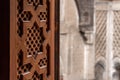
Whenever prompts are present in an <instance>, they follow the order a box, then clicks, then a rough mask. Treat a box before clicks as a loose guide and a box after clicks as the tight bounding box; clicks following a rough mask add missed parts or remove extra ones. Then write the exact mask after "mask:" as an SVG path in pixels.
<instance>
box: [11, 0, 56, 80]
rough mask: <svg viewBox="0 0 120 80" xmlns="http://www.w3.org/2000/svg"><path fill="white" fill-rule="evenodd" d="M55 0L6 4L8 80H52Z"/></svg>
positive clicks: (21, 0)
mask: <svg viewBox="0 0 120 80" xmlns="http://www.w3.org/2000/svg"><path fill="white" fill-rule="evenodd" d="M54 29H55V0H10V80H54V61H55V60H54V54H55V51H54V44H55V43H54V42H55V41H54V40H55V39H54V36H55V30H54Z"/></svg>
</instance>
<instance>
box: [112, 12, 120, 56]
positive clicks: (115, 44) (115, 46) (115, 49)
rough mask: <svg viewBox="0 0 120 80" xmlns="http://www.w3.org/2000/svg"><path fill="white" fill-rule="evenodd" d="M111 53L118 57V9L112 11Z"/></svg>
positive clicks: (119, 31) (119, 36)
mask: <svg viewBox="0 0 120 80" xmlns="http://www.w3.org/2000/svg"><path fill="white" fill-rule="evenodd" d="M113 53H114V57H116V56H119V57H120V10H116V11H114V32H113Z"/></svg>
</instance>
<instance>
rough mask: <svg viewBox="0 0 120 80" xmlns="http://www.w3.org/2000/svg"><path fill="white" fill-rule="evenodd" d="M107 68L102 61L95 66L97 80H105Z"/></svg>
mask: <svg viewBox="0 0 120 80" xmlns="http://www.w3.org/2000/svg"><path fill="white" fill-rule="evenodd" d="M104 72H105V66H104V64H103V62H102V61H100V62H98V63H96V65H95V80H104Z"/></svg>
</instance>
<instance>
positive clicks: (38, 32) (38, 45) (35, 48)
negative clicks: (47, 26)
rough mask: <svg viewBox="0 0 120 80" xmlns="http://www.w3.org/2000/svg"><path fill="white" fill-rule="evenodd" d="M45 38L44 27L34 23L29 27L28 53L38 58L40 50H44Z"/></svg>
mask: <svg viewBox="0 0 120 80" xmlns="http://www.w3.org/2000/svg"><path fill="white" fill-rule="evenodd" d="M44 40H45V37H44V34H43V28H42V27H41V28H39V26H38V25H37V24H36V23H34V25H33V27H32V28H28V29H27V39H26V45H27V53H28V55H32V56H33V57H34V58H36V56H37V53H38V52H42V51H43V42H44Z"/></svg>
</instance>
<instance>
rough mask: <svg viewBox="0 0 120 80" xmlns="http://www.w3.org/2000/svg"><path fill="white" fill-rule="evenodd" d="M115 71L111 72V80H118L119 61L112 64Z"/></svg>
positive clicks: (119, 75) (119, 73) (119, 77)
mask: <svg viewBox="0 0 120 80" xmlns="http://www.w3.org/2000/svg"><path fill="white" fill-rule="evenodd" d="M114 69H115V72H114V73H113V80H120V63H115V64H114Z"/></svg>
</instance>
